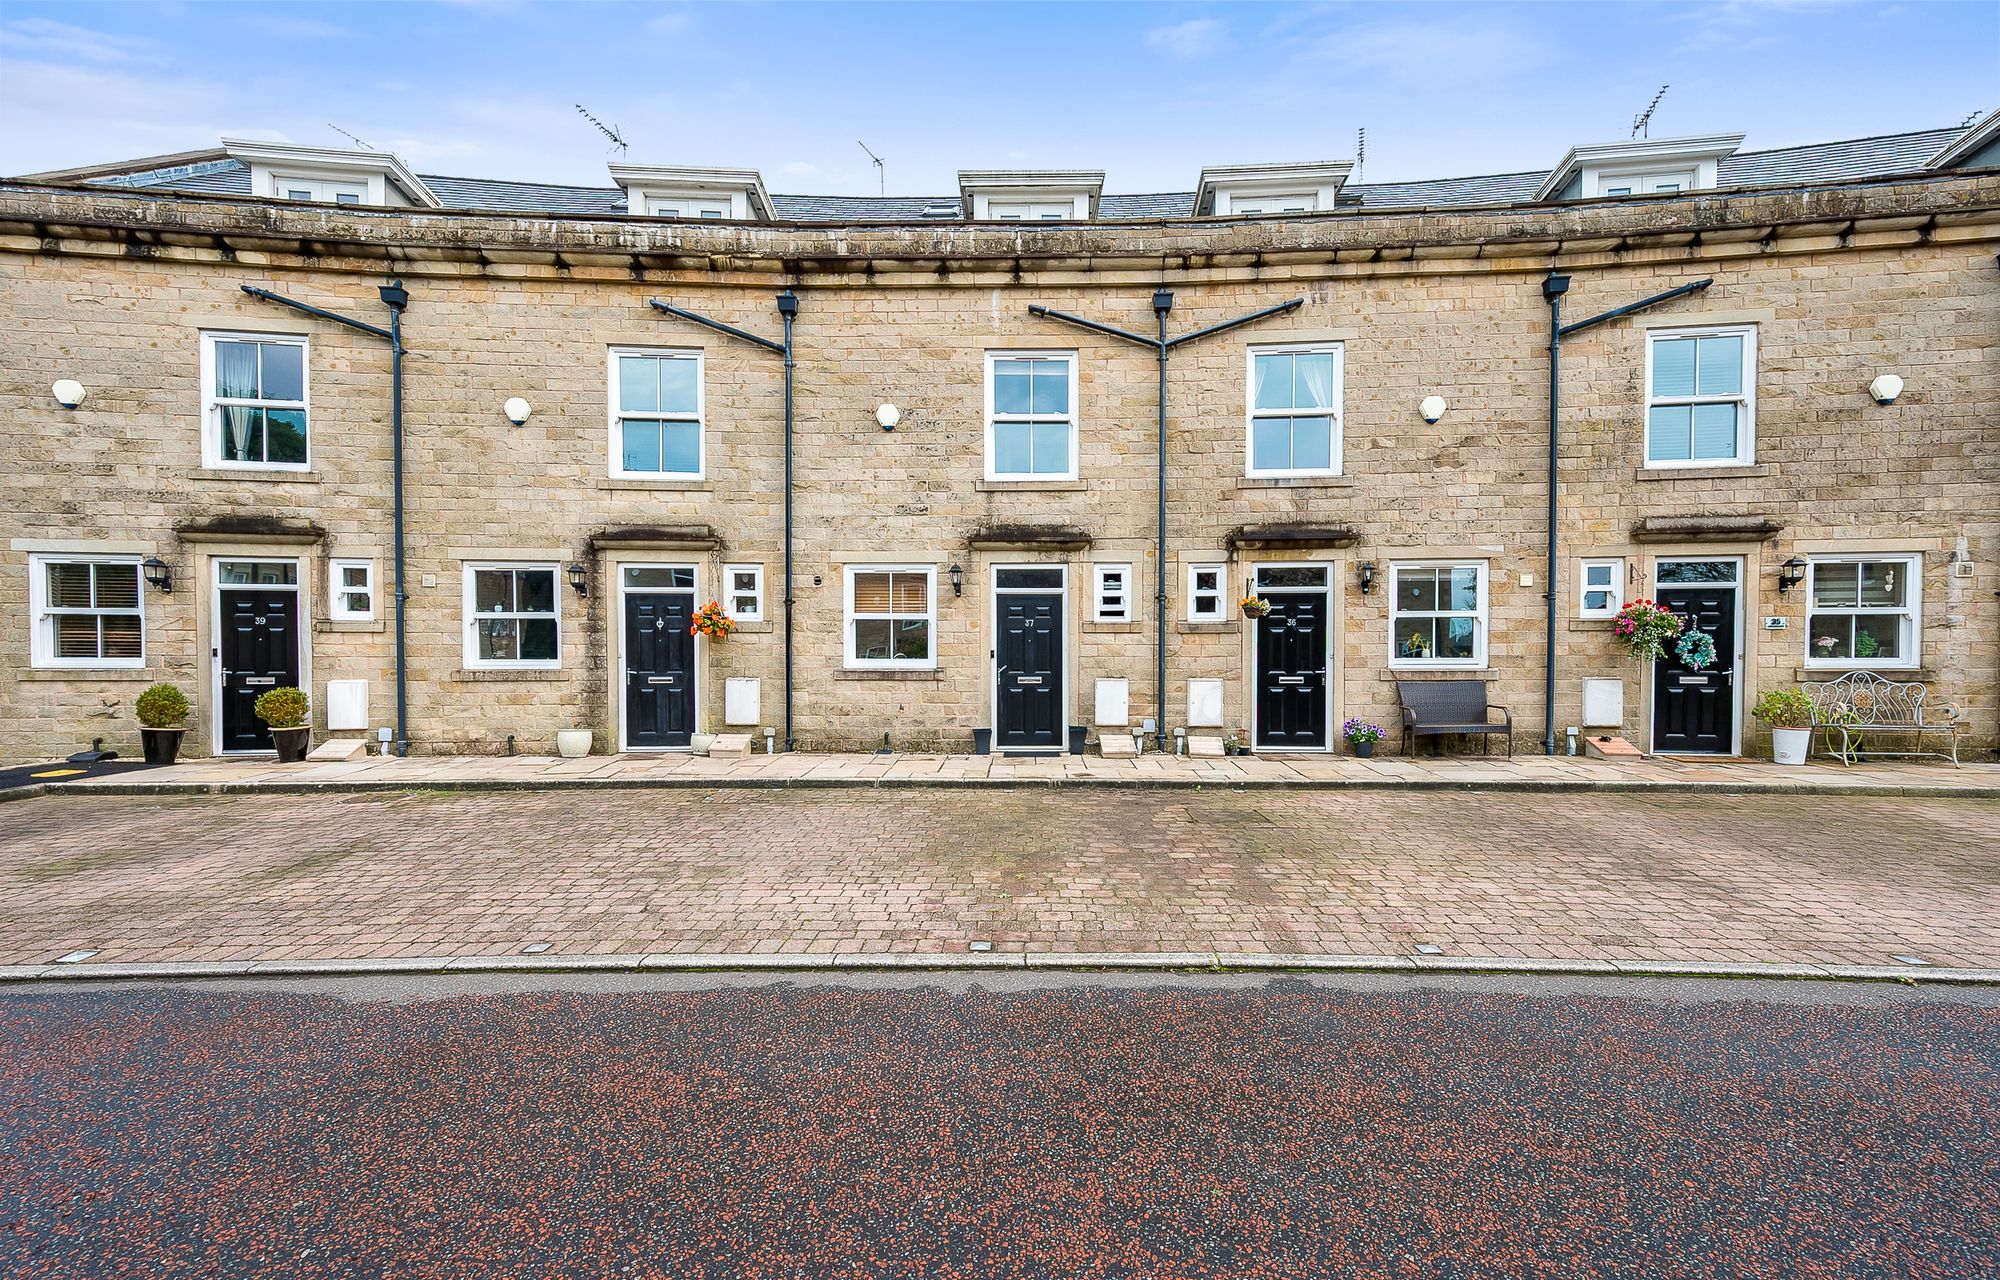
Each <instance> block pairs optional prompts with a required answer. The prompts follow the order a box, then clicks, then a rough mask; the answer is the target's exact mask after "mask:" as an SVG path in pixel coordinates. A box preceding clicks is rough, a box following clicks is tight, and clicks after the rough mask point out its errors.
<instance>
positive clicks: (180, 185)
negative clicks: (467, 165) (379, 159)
mask: <svg viewBox="0 0 2000 1280" xmlns="http://www.w3.org/2000/svg"><path fill="white" fill-rule="evenodd" d="M1962 133H1964V129H1963V128H1950V129H1926V130H1922V131H1920V132H1916V133H1896V134H1887V135H1884V136H1881V137H1875V138H1852V139H1848V140H1845V141H1840V142H1818V143H1813V144H1811V145H1809V146H1800V147H1780V148H1777V149H1775V150H1771V151H1745V152H1738V153H1737V154H1736V155H1733V156H1730V157H1728V158H1727V159H1724V160H1723V161H1722V162H1721V163H1720V165H1719V166H1718V170H1717V182H1718V185H1720V186H1723V187H1764V186H1787V185H1792V184H1796V183H1811V182H1843V181H1849V180H1853V179H1858V178H1871V177H1879V176H1885V175H1888V174H1895V173H1911V172H1916V171H1919V170H1921V169H1923V168H1924V166H1925V164H1926V163H1927V162H1928V161H1929V160H1930V158H1931V157H1932V156H1934V155H1936V154H1937V153H1938V152H1939V150H1941V149H1942V148H1943V147H1944V146H1945V145H1946V144H1947V143H1949V142H1951V141H1952V140H1953V139H1954V138H1957V137H1958V136H1960V135H1961V134H1962ZM174 158H175V159H181V158H183V157H174ZM95 172H96V173H98V174H99V175H100V176H93V177H90V178H88V179H86V180H87V181H89V182H92V183H95V184H99V185H105V186H121V187H140V188H146V189H149V190H165V191H190V192H199V193H204V194H208V195H225V196H247V195H249V194H250V169H249V167H248V166H247V165H245V164H243V163H242V162H241V161H238V160H231V159H226V158H217V159H206V160H195V161H194V162H192V163H186V164H177V165H172V166H169V167H165V168H158V169H149V170H142V171H138V172H133V173H126V174H117V173H112V174H109V175H104V174H103V171H102V170H99V171H95ZM51 176H54V175H51ZM419 176H420V177H421V178H422V179H423V181H424V184H425V185H426V186H428V187H429V188H430V189H431V191H432V193H433V194H435V195H436V196H437V198H438V199H439V200H440V201H441V202H442V203H443V204H444V206H445V207H446V208H449V209H472V210H482V211H492V212H497V213H528V214H570V215H582V216H586V217H590V216H598V215H605V214H613V215H616V214H623V213H624V212H625V193H624V192H623V191H622V190H621V189H619V188H617V187H582V186H567V185H563V184H560V183H544V182H509V181H502V180H497V179H491V178H454V177H446V176H442V175H436V174H428V173H426V174H421V175H419ZM1547 176H1548V170H1546V169H1536V170H1531V171H1527V172H1522V173H1495V174H1486V175H1483V176H1479V177H1471V178H1437V179H1432V180H1429V181H1421V182H1375V183H1356V184H1353V185H1351V186H1347V187H1343V188H1342V189H1341V207H1342V208H1356V209H1407V208H1416V207H1431V208H1439V207H1442V208H1451V207H1472V206H1486V205H1506V204H1521V203H1526V202H1528V201H1531V200H1532V199H1533V198H1534V195H1535V191H1536V190H1537V188H1539V187H1540V186H1541V183H1542V180H1543V179H1544V178H1546V177H1547ZM771 202H772V204H773V205H775V206H776V209H775V212H776V214H777V216H778V218H779V219H780V220H782V221H787V222H819V223H846V222H930V221H937V222H947V221H953V220H956V219H957V218H958V217H959V199H958V197H957V196H955V195H949V196H806V195H789V196H788V195H773V196H772V197H771ZM1193 210H1194V193H1193V192H1192V191H1163V192H1154V193H1150V194H1141V195H1107V196H1104V197H1102V199H1101V200H1100V201H1099V204H1098V216H1099V217H1101V218H1106V219H1111V220H1125V219H1151V218H1186V217H1190V216H1192V213H1193Z"/></svg>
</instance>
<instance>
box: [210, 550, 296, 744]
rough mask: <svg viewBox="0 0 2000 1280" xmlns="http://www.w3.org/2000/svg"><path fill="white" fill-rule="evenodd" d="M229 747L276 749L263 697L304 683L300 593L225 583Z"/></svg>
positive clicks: (224, 712) (223, 643) (224, 653)
mask: <svg viewBox="0 0 2000 1280" xmlns="http://www.w3.org/2000/svg"><path fill="white" fill-rule="evenodd" d="M221 631H222V637H221V644H220V646H219V647H220V649H221V655H220V656H221V659H222V696H221V703H222V743H221V749H222V750H224V751H270V750H272V743H271V730H270V728H269V727H268V726H266V725H265V723H264V722H263V721H262V720H259V719H258V718H257V698H258V696H259V695H260V694H264V693H268V692H270V691H271V690H272V689H277V688H282V687H284V686H287V685H290V686H293V687H297V686H298V683H299V593H298V592H296V591H259V590H256V589H254V588H250V589H245V588H238V587H224V588H222V622H221Z"/></svg>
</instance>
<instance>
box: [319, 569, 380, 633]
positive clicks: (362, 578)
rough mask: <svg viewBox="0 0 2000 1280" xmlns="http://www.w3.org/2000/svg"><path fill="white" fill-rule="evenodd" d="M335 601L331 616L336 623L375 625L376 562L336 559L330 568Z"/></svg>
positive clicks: (330, 609) (329, 611) (328, 614)
mask: <svg viewBox="0 0 2000 1280" xmlns="http://www.w3.org/2000/svg"><path fill="white" fill-rule="evenodd" d="M328 572H329V574H330V576H331V578H332V583H331V585H332V589H333V602H332V605H331V606H330V607H329V608H328V609H327V617H329V618H331V619H333V620H334V621H336V622H372V621H373V620H374V618H375V562H374V561H373V560H335V561H333V562H332V563H331V564H330V565H329V566H328Z"/></svg>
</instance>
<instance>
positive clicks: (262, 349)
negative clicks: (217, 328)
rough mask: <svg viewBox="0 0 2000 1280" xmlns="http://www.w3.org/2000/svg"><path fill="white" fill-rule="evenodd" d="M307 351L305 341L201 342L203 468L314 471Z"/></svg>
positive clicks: (233, 338) (207, 338) (220, 336)
mask: <svg viewBox="0 0 2000 1280" xmlns="http://www.w3.org/2000/svg"><path fill="white" fill-rule="evenodd" d="M309 351H310V348H309V347H308V345H307V342H306V340H305V339H304V338H293V337H274V336H272V335H271V334H267V333H204V334H202V335H201V386H202V461H203V463H204V464H205V465H207V466H211V467H246V468H257V469H268V470H274V471H304V470H305V469H306V468H307V467H308V466H309V465H310V464H311V459H312V455H311V451H310V448H309V444H308V434H309V433H308V430H307V417H308V413H309V410H308V400H307V397H308V394H309V393H308V388H307V378H306V370H307V363H308V355H309Z"/></svg>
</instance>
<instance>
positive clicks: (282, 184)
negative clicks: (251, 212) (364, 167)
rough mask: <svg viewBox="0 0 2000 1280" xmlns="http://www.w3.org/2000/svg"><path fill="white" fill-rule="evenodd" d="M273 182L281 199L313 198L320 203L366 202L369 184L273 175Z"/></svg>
mask: <svg viewBox="0 0 2000 1280" xmlns="http://www.w3.org/2000/svg"><path fill="white" fill-rule="evenodd" d="M271 183H272V185H273V187H274V188H275V189H276V191H277V195H278V198H279V199H281V200H311V201H315V202H317V203H320V204H365V203H367V201H368V184H367V183H366V182H365V181H364V182H343V181H341V180H339V179H337V178H292V177H286V176H285V175H284V174H282V173H276V174H272V175H271Z"/></svg>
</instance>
